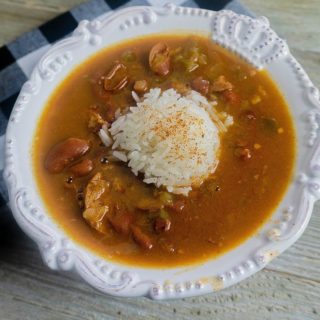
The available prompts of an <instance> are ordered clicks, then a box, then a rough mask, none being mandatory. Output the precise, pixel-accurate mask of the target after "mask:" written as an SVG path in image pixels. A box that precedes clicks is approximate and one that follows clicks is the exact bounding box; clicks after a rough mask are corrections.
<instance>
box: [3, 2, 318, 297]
mask: <svg viewBox="0 0 320 320" xmlns="http://www.w3.org/2000/svg"><path fill="white" fill-rule="evenodd" d="M172 30H181V31H185V32H188V31H190V32H193V31H204V32H210V33H211V34H212V38H213V40H214V41H216V42H217V43H219V44H220V45H222V46H224V47H226V48H228V49H229V50H231V51H234V52H236V53H237V54H239V55H241V56H242V57H244V58H245V59H246V60H248V61H249V62H250V63H252V64H253V65H255V66H256V67H257V68H265V69H267V70H268V71H269V73H270V74H271V76H272V78H273V80H274V81H275V82H276V83H277V85H278V87H279V88H280V90H281V91H282V93H283V95H284V96H285V98H286V100H287V102H288V104H289V106H290V109H291V114H292V117H293V121H294V125H295V129H296V133H297V159H296V163H295V169H294V176H293V181H292V183H291V184H290V187H289V189H288V190H287V192H286V194H285V196H284V197H283V199H282V201H281V203H280V204H279V206H278V208H277V210H276V211H275V212H274V213H273V215H272V217H271V218H270V220H269V221H268V222H267V223H266V224H265V225H264V226H263V228H262V229H261V230H260V231H259V233H257V234H256V235H253V236H252V237H251V238H250V239H249V240H247V241H246V242H244V243H243V244H242V245H240V246H238V247H236V248H235V249H233V250H231V251H229V252H227V253H226V254H224V255H223V256H221V257H219V258H217V259H212V260H210V261H208V262H206V263H203V264H200V265H198V266H194V267H191V268H190V267H180V268H170V269H160V268H159V269H148V268H137V267H128V266H125V265H121V264H118V263H115V262H112V261H107V260H103V259H102V258H100V257H98V256H97V255H95V254H94V253H92V252H90V251H89V250H88V249H87V248H85V247H82V246H80V245H79V244H78V243H75V242H73V241H72V240H71V239H70V238H69V237H68V235H67V234H66V233H65V232H64V230H62V229H61V228H59V227H58V225H57V224H56V222H55V221H54V220H53V219H52V217H51V216H50V215H49V214H48V212H47V211H46V209H45V206H44V203H43V200H42V199H41V198H40V196H39V194H38V193H37V185H36V181H35V177H34V176H33V170H32V157H31V146H32V142H33V141H32V139H33V136H34V132H35V128H36V123H37V121H38V119H39V116H40V115H41V113H42V111H43V108H44V106H45V104H46V101H47V99H48V97H49V96H50V95H51V93H52V92H53V90H54V89H55V88H56V87H57V85H58V84H59V83H60V82H61V81H62V80H63V79H64V78H65V77H66V76H67V75H68V74H69V73H70V71H71V70H73V69H74V68H75V67H76V66H77V65H79V64H80V63H81V62H82V61H84V60H85V59H87V58H88V57H89V56H90V55H92V54H94V53H95V52H97V51H99V50H100V49H102V48H104V47H106V46H108V45H110V44H113V43H115V42H118V41H123V40H125V39H129V38H132V37H135V36H141V35H145V34H152V33H163V32H170V31H172ZM319 119H320V103H319V91H318V90H317V89H316V88H315V87H314V86H313V84H312V83H311V81H310V79H309V78H308V76H307V74H306V73H305V71H304V70H303V69H302V67H301V66H300V64H299V63H298V62H297V61H296V60H295V58H294V57H293V56H292V55H291V54H290V52H289V49H288V46H287V44H286V43H285V41H283V40H282V39H280V38H279V37H278V36H277V35H276V34H275V32H274V31H273V30H272V29H271V28H270V26H269V23H268V20H267V19H266V18H264V17H260V18H257V19H252V18H249V17H247V16H243V15H237V14H235V13H233V12H231V11H220V12H213V11H208V10H202V9H194V8H183V7H176V6H174V5H167V6H165V7H163V8H153V7H131V8H128V9H124V10H121V11H117V12H116V13H114V14H112V15H108V16H105V17H103V18H100V19H97V20H94V21H92V22H89V21H82V22H81V23H80V24H79V26H78V28H77V29H76V30H75V31H74V33H73V35H72V36H71V37H69V38H67V39H64V40H62V41H59V42H58V43H57V44H55V45H54V46H53V47H52V48H51V49H50V50H49V51H48V52H47V53H46V54H45V55H44V56H43V57H42V58H41V60H40V61H39V63H38V64H37V66H36V67H35V69H34V70H33V73H32V75H31V78H30V80H29V81H27V82H26V83H25V84H24V86H23V88H22V90H21V92H20V95H19V97H18V99H17V101H16V104H15V107H14V109H13V111H12V114H11V117H10V121H9V125H8V129H7V135H6V156H5V157H6V159H5V160H6V165H5V173H4V177H5V180H6V183H7V186H8V189H9V195H10V205H11V208H12V211H13V214H14V216H15V219H16V220H17V222H18V223H19V225H20V226H21V228H22V229H23V230H24V231H25V232H26V233H27V234H28V235H29V236H30V237H31V238H32V239H34V240H35V241H36V243H37V244H38V246H39V249H40V251H41V254H42V257H43V260H44V262H45V263H46V264H47V265H48V266H49V267H50V268H52V269H62V270H70V269H73V270H75V271H76V272H77V273H78V274H80V276H81V277H82V278H83V279H84V280H85V281H87V282H88V283H89V284H91V285H92V286H93V287H95V288H97V289H98V290H101V291H103V292H105V293H108V294H111V295H117V296H149V297H151V298H153V299H166V298H180V297H187V296H195V295H200V294H205V293H209V292H213V291H216V290H220V289H222V288H226V287H228V286H230V285H232V284H235V283H237V282H239V281H241V280H243V279H245V278H246V277H248V276H250V275H252V274H253V273H255V272H257V271H259V270H260V269H262V268H263V267H264V266H265V265H266V264H267V263H268V262H269V261H270V260H271V259H273V258H274V257H276V256H277V255H279V254H280V253H281V252H283V251H284V250H285V249H287V248H288V247H289V246H290V245H292V244H293V243H294V242H295V241H296V240H297V239H298V238H299V237H300V236H301V234H302V232H303V231H304V229H305V228H306V226H307V223H308V221H309V219H310V216H311V212H312V208H313V204H314V202H315V200H317V199H319V198H320V180H319V179H320V156H319V153H320V148H319V144H320V143H319V130H318V127H319ZM275 183H276V182H275Z"/></svg>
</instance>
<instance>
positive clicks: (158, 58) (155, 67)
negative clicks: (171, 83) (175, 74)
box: [149, 42, 170, 76]
mask: <svg viewBox="0 0 320 320" xmlns="http://www.w3.org/2000/svg"><path fill="white" fill-rule="evenodd" d="M149 66H150V68H151V70H152V71H153V72H154V73H156V74H157V75H159V76H165V75H167V74H168V73H169V72H170V55H169V48H168V46H167V45H166V44H165V43H164V42H158V43H157V44H155V45H154V46H153V47H152V48H151V50H150V53H149Z"/></svg>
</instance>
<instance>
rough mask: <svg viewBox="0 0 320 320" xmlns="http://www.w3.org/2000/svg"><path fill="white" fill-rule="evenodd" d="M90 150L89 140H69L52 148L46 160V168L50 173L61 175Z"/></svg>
mask: <svg viewBox="0 0 320 320" xmlns="http://www.w3.org/2000/svg"><path fill="white" fill-rule="evenodd" d="M89 149H90V145H89V142H88V141H87V140H83V139H78V138H68V139H66V140H64V141H62V142H59V143H58V144H56V145H55V146H54V147H53V148H51V150H50V151H49V152H48V154H47V157H46V159H45V168H46V169H47V170H48V171H49V172H50V173H59V172H61V171H62V170H63V169H64V168H66V167H67V166H68V165H70V164H71V163H72V162H74V161H76V160H78V159H79V158H80V157H81V156H83V155H84V154H85V153H87V152H88V151H89Z"/></svg>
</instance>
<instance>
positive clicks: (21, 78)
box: [0, 0, 252, 216]
mask: <svg viewBox="0 0 320 320" xmlns="http://www.w3.org/2000/svg"><path fill="white" fill-rule="evenodd" d="M166 2H167V1H162V0H131V1H128V0H127V1H126V0H90V1H88V2H86V3H83V4H81V5H79V6H77V7H75V8H73V9H72V10H71V11H70V12H66V13H63V14H61V15H60V16H58V17H56V18H54V19H53V20H51V21H49V22H47V23H45V24H43V25H42V26H40V27H39V28H38V29H34V30H32V31H30V32H28V33H25V34H23V35H22V36H20V37H19V38H17V39H16V40H15V41H13V42H11V43H9V44H7V45H5V46H3V47H1V48H0V107H1V108H0V174H1V175H0V213H2V211H4V207H5V205H6V202H7V200H8V198H7V193H6V189H5V186H4V183H3V179H2V172H3V165H4V163H3V162H4V159H3V158H4V157H3V153H4V150H3V149H4V147H3V146H4V137H5V131H6V126H7V122H8V119H9V116H10V113H11V110H12V108H13V105H14V103H15V100H16V99H17V97H18V94H19V91H20V88H21V86H22V85H23V83H24V82H25V81H27V79H28V77H29V76H30V74H31V71H32V69H33V67H34V66H35V64H36V62H37V61H38V60H39V58H40V57H41V56H42V55H43V54H44V53H45V52H46V51H47V50H48V49H49V48H50V46H51V45H52V43H54V42H56V41H58V40H59V39H61V38H63V37H65V36H67V35H68V34H70V33H71V32H72V31H73V30H74V29H75V28H76V27H77V25H78V23H79V22H80V21H81V20H83V19H88V20H91V19H94V18H96V17H98V16H100V15H102V14H106V13H108V12H111V11H112V10H116V9H118V8H123V7H127V6H137V5H149V6H162V5H164V4H165V3H166ZM170 3H174V4H175V5H182V6H186V7H200V8H204V9H210V10H221V9H229V10H233V11H235V12H237V13H242V14H247V15H252V13H251V12H250V11H249V10H247V9H246V8H245V7H244V6H243V5H242V4H241V3H240V2H239V1H238V0H233V1H231V0H171V1H170ZM5 211H6V210H5ZM1 215H2V214H0V216H1Z"/></svg>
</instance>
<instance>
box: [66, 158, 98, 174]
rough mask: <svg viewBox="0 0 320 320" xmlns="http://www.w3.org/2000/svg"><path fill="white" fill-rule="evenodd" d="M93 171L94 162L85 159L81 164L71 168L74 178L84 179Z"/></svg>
mask: <svg viewBox="0 0 320 320" xmlns="http://www.w3.org/2000/svg"><path fill="white" fill-rule="evenodd" d="M92 170H93V162H92V161H91V160H90V159H83V160H82V161H81V162H79V163H76V164H74V165H73V166H72V167H70V172H71V173H72V174H73V176H74V177H83V176H86V175H87V174H89V173H90V172H91V171H92Z"/></svg>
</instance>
